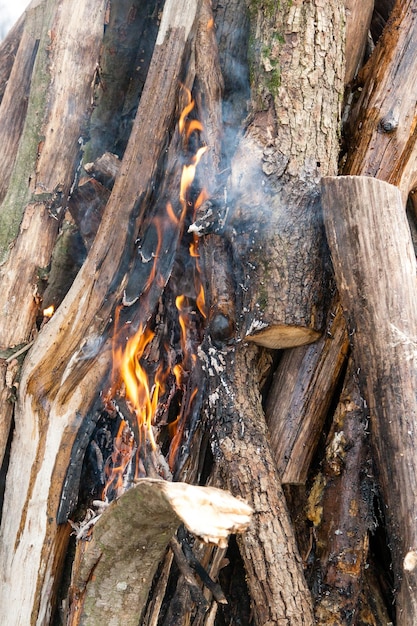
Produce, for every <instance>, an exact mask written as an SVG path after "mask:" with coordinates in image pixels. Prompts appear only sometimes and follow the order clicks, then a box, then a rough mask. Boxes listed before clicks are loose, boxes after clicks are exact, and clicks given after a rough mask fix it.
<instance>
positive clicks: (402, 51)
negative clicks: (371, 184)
mask: <svg viewBox="0 0 417 626" xmlns="http://www.w3.org/2000/svg"><path fill="white" fill-rule="evenodd" d="M416 22H417V14H416V12H415V6H414V2H413V1H412V0H406V1H405V2H403V1H402V0H398V1H397V2H396V4H395V7H394V9H393V12H392V15H391V17H390V19H389V22H388V24H387V26H386V28H385V30H384V33H383V36H382V37H381V39H380V40H379V42H378V44H377V46H376V48H375V51H374V53H373V54H372V56H371V58H370V60H369V62H368V63H367V65H366V66H365V68H364V69H363V70H362V73H361V74H362V79H363V84H362V85H361V86H362V89H361V92H360V94H359V98H358V100H357V102H356V104H355V107H354V108H353V109H352V112H351V115H350V123H349V130H348V134H347V138H346V140H347V145H348V150H347V154H346V160H345V164H344V166H343V173H345V174H349V175H363V176H375V177H376V178H379V179H381V180H386V181H387V182H390V183H392V184H393V185H397V186H398V187H399V188H400V189H401V192H402V194H403V200H404V202H405V200H406V198H407V195H408V193H409V192H410V191H411V189H412V188H413V187H414V186H416V185H417V165H416V163H417V154H416V151H417V142H416V125H415V117H416V101H415V98H414V95H413V94H414V76H415V74H416V71H417V55H416V53H415V51H416V46H417V28H416ZM399 94H401V97H399Z"/></svg>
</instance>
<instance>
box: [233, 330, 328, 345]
mask: <svg viewBox="0 0 417 626" xmlns="http://www.w3.org/2000/svg"><path fill="white" fill-rule="evenodd" d="M319 337H320V333H319V332H317V331H316V330H312V329H311V328H301V327H299V326H285V325H283V324H277V325H275V326H268V328H264V329H262V330H260V331H258V332H256V333H253V334H250V335H247V336H246V337H245V340H246V341H252V342H253V343H256V344H257V345H258V346H263V347H265V348H272V349H274V350H282V349H285V348H295V347H297V346H304V345H306V344H309V343H313V342H314V341H317V339H318V338H319Z"/></svg>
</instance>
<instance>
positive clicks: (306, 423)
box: [265, 301, 349, 484]
mask: <svg viewBox="0 0 417 626" xmlns="http://www.w3.org/2000/svg"><path fill="white" fill-rule="evenodd" d="M348 346H349V341H348V336H347V331H346V324H345V321H344V318H343V312H342V309H341V307H340V304H337V301H335V302H334V303H333V306H331V307H330V314H329V319H328V325H327V328H326V332H325V333H324V334H323V335H322V337H321V338H320V339H319V340H318V341H317V342H315V343H313V344H311V345H309V346H301V347H299V348H294V349H293V350H287V351H286V352H285V353H284V354H283V356H282V358H281V360H280V362H279V365H278V368H277V371H276V372H275V374H274V379H273V382H272V386H271V390H270V392H269V394H268V398H267V403H266V408H265V415H266V420H267V423H268V427H269V430H270V433H271V448H272V451H273V456H274V458H275V461H276V464H277V466H278V471H279V473H280V476H281V481H282V483H284V484H285V483H290V484H305V482H306V479H307V473H308V470H309V467H310V464H311V461H312V459H313V456H314V452H315V450H316V448H317V444H318V441H319V438H320V434H321V432H322V429H323V425H324V422H325V419H326V417H327V411H328V409H329V406H330V403H331V402H332V398H333V395H334V392H335V389H336V386H337V383H338V380H339V376H340V372H341V370H342V367H343V364H344V362H345V358H346V354H347V351H348Z"/></svg>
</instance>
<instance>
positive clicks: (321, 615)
mask: <svg viewBox="0 0 417 626" xmlns="http://www.w3.org/2000/svg"><path fill="white" fill-rule="evenodd" d="M368 434H369V433H368V432H367V419H366V415H365V412H364V401H363V399H362V398H361V395H360V392H359V388H358V384H357V381H356V379H355V375H354V365H353V362H352V360H351V359H350V362H349V366H348V369H347V371H346V376H345V384H344V388H343V391H342V393H341V395H340V399H339V404H338V406H337V408H336V411H335V415H334V418H333V424H332V428H331V430H330V432H329V435H328V437H327V442H326V452H325V458H324V461H323V465H322V468H321V470H320V472H319V473H318V474H317V476H316V478H315V485H316V486H317V489H316V490H315V489H314V488H313V490H312V493H314V491H316V492H319V494H316V502H315V506H314V507H312V510H309V514H310V519H311V521H312V522H313V524H314V527H315V533H314V537H315V551H316V554H315V556H316V565H315V567H316V568H319V573H318V578H319V580H321V585H320V586H319V587H316V588H315V594H314V595H315V600H316V606H315V614H316V619H317V623H319V624H321V625H322V626H325V625H327V624H328V625H329V626H333V625H334V624H338V626H350V625H351V624H352V623H354V622H353V621H352V617H353V616H354V615H357V614H358V613H359V607H360V599H361V598H360V597H361V592H362V587H363V576H364V570H365V563H366V558H367V552H368V531H369V523H370V520H371V518H372V509H371V506H372V499H371V498H370V497H369V496H368V497H366V487H365V485H366V478H365V477H366V475H367V473H369V454H368V447H367V446H366V444H365V442H366V440H367V439H369V438H368V437H367V435H368ZM368 493H369V494H370V493H371V485H370V484H369V485H368ZM317 495H319V497H317Z"/></svg>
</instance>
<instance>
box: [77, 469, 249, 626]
mask: <svg viewBox="0 0 417 626" xmlns="http://www.w3.org/2000/svg"><path fill="white" fill-rule="evenodd" d="M251 514H252V510H251V508H250V507H249V506H248V505H247V504H246V503H245V502H243V501H242V500H238V499H237V498H234V497H233V496H231V494H230V493H228V492H226V491H223V490H220V489H215V488H213V487H197V486H193V485H188V484H186V483H170V482H166V481H163V480H156V479H147V478H146V479H142V480H139V481H138V483H137V485H136V486H134V487H132V488H131V489H129V490H128V491H127V492H125V493H124V494H123V495H122V496H121V497H120V498H119V499H117V500H115V501H114V502H112V504H111V505H110V506H109V507H108V508H107V509H105V510H104V512H103V513H102V514H101V517H100V518H99V520H98V521H97V522H96V523H95V525H94V526H93V528H92V529H90V531H88V532H87V535H86V536H85V537H83V538H82V539H80V540H79V542H78V545H77V554H76V556H75V565H74V568H73V573H72V583H71V588H70V597H71V606H70V618H69V620H68V622H67V624H68V626H76V625H77V624H84V625H85V626H99V625H101V624H102V623H103V620H106V621H107V620H108V621H109V623H115V622H116V621H117V623H119V624H123V626H137V625H138V624H139V623H140V618H141V615H142V614H143V611H144V609H145V606H146V600H147V597H148V593H149V590H150V587H151V585H152V581H153V577H154V574H155V572H156V569H157V566H158V564H159V561H160V560H161V558H162V556H163V553H164V551H165V549H166V547H167V545H168V543H169V541H170V540H171V538H172V536H173V535H174V533H175V531H176V530H177V528H178V526H179V525H180V523H181V522H183V523H184V524H185V526H186V527H187V528H188V529H189V530H190V531H191V532H193V533H195V534H197V535H198V536H199V537H201V538H203V539H204V540H205V541H208V542H212V543H215V544H219V545H222V544H224V543H226V545H227V537H228V535H229V534H231V533H241V532H244V531H245V530H246V528H247V526H248V525H249V523H250V519H251ZM81 532H82V529H81Z"/></svg>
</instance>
